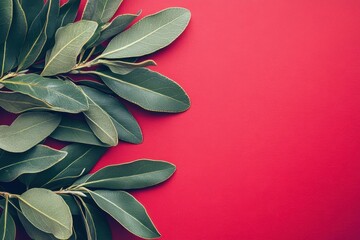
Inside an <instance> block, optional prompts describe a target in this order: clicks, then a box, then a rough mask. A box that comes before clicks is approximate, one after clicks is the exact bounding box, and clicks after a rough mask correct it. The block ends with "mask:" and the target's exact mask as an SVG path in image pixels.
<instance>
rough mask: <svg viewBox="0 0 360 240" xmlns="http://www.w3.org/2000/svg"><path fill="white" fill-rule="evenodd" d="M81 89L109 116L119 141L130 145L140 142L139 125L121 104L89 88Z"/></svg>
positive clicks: (141, 138)
mask: <svg viewBox="0 0 360 240" xmlns="http://www.w3.org/2000/svg"><path fill="white" fill-rule="evenodd" d="M82 89H83V90H84V92H85V94H86V95H88V96H89V97H90V98H91V99H92V100H93V101H94V102H95V103H96V104H97V105H98V106H99V107H101V108H102V109H103V110H104V111H106V112H107V113H108V114H109V116H110V118H111V120H112V121H113V123H114V126H115V128H116V130H117V132H118V134H119V139H121V140H123V141H126V142H131V143H141V142H142V140H143V137H142V133H141V129H140V126H139V124H138V123H137V121H136V119H135V118H134V117H133V116H132V115H131V113H130V112H128V111H127V109H126V108H125V106H124V105H123V104H122V103H120V102H119V101H118V100H117V99H116V98H114V97H112V96H109V95H107V94H104V93H102V92H100V91H97V90H95V89H92V88H89V87H82Z"/></svg>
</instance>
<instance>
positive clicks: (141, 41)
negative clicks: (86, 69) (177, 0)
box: [98, 8, 190, 59]
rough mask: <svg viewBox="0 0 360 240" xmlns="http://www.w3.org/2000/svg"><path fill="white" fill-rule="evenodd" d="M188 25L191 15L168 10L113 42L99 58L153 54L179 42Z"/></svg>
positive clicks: (133, 27) (181, 9)
mask: <svg viewBox="0 0 360 240" xmlns="http://www.w3.org/2000/svg"><path fill="white" fill-rule="evenodd" d="M189 21H190V12H189V10H187V9H184V8H168V9H166V10H163V11H161V12H158V13H156V14H154V15H150V16H147V17H145V18H143V19H142V20H140V21H139V22H138V23H136V24H134V25H133V26H132V27H131V28H130V29H129V30H126V31H125V32H123V33H120V34H119V35H118V36H116V37H115V38H114V39H112V40H111V42H110V43H109V45H108V46H107V48H106V49H105V51H104V52H103V53H102V54H101V55H100V56H99V57H98V58H108V59H114V58H128V57H139V56H144V55H147V54H150V53H153V52H155V51H157V50H160V49H162V48H164V47H166V46H168V45H169V44H171V43H172V42H173V41H174V40H175V39H176V38H178V37H179V36H180V34H181V33H182V32H183V31H184V30H185V28H186V26H187V25H188V23H189Z"/></svg>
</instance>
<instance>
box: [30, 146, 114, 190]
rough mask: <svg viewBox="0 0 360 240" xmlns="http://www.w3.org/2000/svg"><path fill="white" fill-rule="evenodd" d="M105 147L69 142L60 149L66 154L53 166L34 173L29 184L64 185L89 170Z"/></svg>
mask: <svg viewBox="0 0 360 240" xmlns="http://www.w3.org/2000/svg"><path fill="white" fill-rule="evenodd" d="M106 150H107V148H103V147H96V146H89V145H83V144H71V145H68V146H66V147H65V148H63V149H62V151H64V152H67V153H68V155H67V156H66V157H65V158H64V159H62V160H61V161H60V162H58V163H57V164H56V165H54V166H53V167H51V168H49V169H47V170H46V171H44V172H41V173H39V174H37V175H36V180H35V182H33V183H32V185H31V186H37V187H46V188H54V187H58V186H59V187H66V186H68V185H70V184H72V183H73V182H74V181H75V180H76V179H77V178H79V177H81V176H82V175H84V174H87V173H89V172H90V170H91V169H92V168H93V167H94V166H95V164H96V163H97V162H98V161H99V160H100V158H101V157H102V156H103V155H104V153H105V152H106Z"/></svg>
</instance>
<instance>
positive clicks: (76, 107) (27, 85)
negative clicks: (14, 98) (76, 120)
mask: <svg viewBox="0 0 360 240" xmlns="http://www.w3.org/2000/svg"><path fill="white" fill-rule="evenodd" d="M2 83H4V85H5V86H6V87H7V88H8V89H10V90H13V91H15V92H18V93H22V94H26V95H28V96H30V97H33V98H36V99H38V100H41V101H44V102H46V103H47V104H49V105H50V106H51V107H52V109H53V110H57V111H61V112H69V113H79V112H83V111H85V110H87V109H88V108H89V106H88V101H87V98H86V96H85V94H84V93H83V91H82V90H81V88H79V87H78V86H76V85H75V84H74V83H73V82H71V81H68V80H65V81H63V80H60V79H52V78H44V77H41V76H39V75H37V74H26V75H22V76H18V77H15V78H11V79H7V80H5V81H3V82H2Z"/></svg>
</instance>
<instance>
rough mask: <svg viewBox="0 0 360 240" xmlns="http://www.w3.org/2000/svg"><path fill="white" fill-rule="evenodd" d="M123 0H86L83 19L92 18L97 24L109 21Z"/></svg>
mask: <svg viewBox="0 0 360 240" xmlns="http://www.w3.org/2000/svg"><path fill="white" fill-rule="evenodd" d="M122 1H123V0H88V1H87V3H86V5H85V9H84V12H83V15H82V19H84V20H93V21H96V22H98V23H99V24H102V23H106V22H107V21H109V20H110V19H111V18H112V16H114V14H115V12H116V11H117V10H118V9H119V6H120V4H121V3H122Z"/></svg>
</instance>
